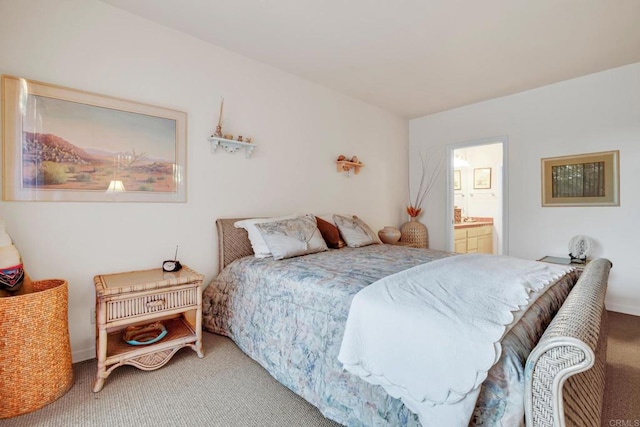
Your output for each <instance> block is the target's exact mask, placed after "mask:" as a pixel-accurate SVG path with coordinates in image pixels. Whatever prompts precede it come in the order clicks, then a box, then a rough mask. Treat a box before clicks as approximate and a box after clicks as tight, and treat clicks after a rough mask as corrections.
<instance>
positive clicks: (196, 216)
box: [0, 0, 408, 361]
mask: <svg viewBox="0 0 640 427" xmlns="http://www.w3.org/2000/svg"><path fill="white" fill-rule="evenodd" d="M0 73H3V74H10V75H16V76H20V77H25V78H28V79H33V80H39V81H43V82H47V83H53V84H58V85H62V86H67V87H71V88H76V89H82V90H87V91H91V92H96V93H99V94H105V95H111V96H116V97H121V98H125V99H128V100H132V101H138V102H143V103H147V104H152V105H158V106H162V107H167V108H172V109H177V110H181V111H185V112H187V113H188V155H187V161H188V171H187V179H188V181H187V182H188V202H187V203H176V204H171V203H160V204H156V203H148V204H145V203H64V202H1V203H0V217H3V218H4V219H5V220H6V224H7V231H8V232H9V234H10V235H11V236H12V237H13V239H14V242H15V244H16V245H17V247H18V248H19V250H20V251H21V253H22V256H23V261H24V264H25V268H26V269H27V271H28V272H29V273H30V275H31V276H32V277H33V278H35V279H42V278H53V277H59V278H65V279H67V280H68V281H69V286H70V296H69V304H70V309H69V323H70V334H71V344H72V349H73V353H74V360H75V361H78V360H82V359H86V358H90V357H93V356H94V329H93V328H94V327H93V325H91V324H90V323H89V309H90V307H91V306H93V304H94V288H93V277H94V275H96V274H101V273H110V272H118V271H129V270H135V269H145V268H153V267H158V266H159V265H160V262H161V261H162V260H164V259H167V258H170V257H172V255H173V251H174V248H175V246H176V245H180V254H179V258H180V260H181V261H182V262H183V263H184V264H187V265H189V266H190V267H192V268H194V269H196V270H198V271H200V272H201V273H203V274H205V275H206V278H205V283H208V281H209V280H211V279H212V278H213V275H214V274H215V273H216V262H215V261H216V257H217V253H216V250H215V245H216V241H215V235H214V221H215V219H216V218H218V217H230V216H251V215H278V214H286V213H292V212H312V213H328V212H344V213H357V214H359V215H360V216H361V217H363V218H364V219H365V220H366V221H367V222H368V223H369V224H370V225H371V226H372V227H373V228H374V230H377V229H379V228H381V227H382V226H384V225H396V226H399V225H400V224H401V223H402V222H403V221H404V220H405V218H406V215H405V214H404V207H405V206H406V200H407V197H408V195H407V183H406V174H407V168H408V165H407V147H408V126H407V122H406V120H403V119H401V118H399V117H396V116H394V115H392V114H390V113H388V112H385V111H383V110H380V109H378V108H375V107H372V106H369V105H367V104H364V103H362V102H359V101H356V100H354V99H351V98H349V97H346V96H343V95H340V94H338V93H336V92H333V91H330V90H328V89H325V88H322V87H320V86H317V85H315V84H312V83H309V82H307V81H304V80H302V79H299V78H297V77H294V76H292V75H290V74H286V73H283V72H280V71H278V70H275V69H273V68H271V67H268V66H266V65H263V64H260V63H257V62H254V61H252V60H249V59H247V58H244V57H241V56H238V55H236V54H233V53H230V52H228V51H226V50H224V49H221V48H217V47H215V46H212V45H209V44H206V43H204V42H202V41H200V40H197V39H195V38H192V37H190V36H187V35H184V34H181V33H179V32H176V31H173V30H170V29H167V28H164V27H162V26H159V25H157V24H154V23H152V22H150V21H147V20H144V19H141V18H139V17H136V16H134V15H130V14H128V13H126V12H124V11H121V10H119V9H116V8H113V7H111V6H109V5H106V4H104V3H101V2H98V1H93V0H20V1H17V0H16V1H11V0H9V1H8V0H0ZM222 96H224V98H225V114H224V115H225V127H224V129H223V130H224V131H225V132H227V133H233V134H236V135H237V134H243V135H246V136H253V138H254V142H255V143H256V144H257V145H258V147H257V148H256V149H255V150H254V152H253V156H252V157H251V159H249V160H247V159H245V158H244V155H243V154H242V153H237V154H229V153H226V152H224V151H221V150H218V152H216V153H215V154H212V153H211V152H210V145H209V142H208V141H207V139H206V138H207V136H208V135H211V133H213V131H214V129H215V124H216V121H217V117H218V108H219V103H220V98H221V97H222ZM339 154H345V155H349V156H351V155H357V156H358V157H359V158H360V160H361V161H363V163H365V165H366V166H365V167H364V168H362V170H361V172H360V174H359V175H357V176H352V177H350V178H347V177H345V176H344V175H343V174H338V173H336V167H335V163H334V159H335V158H336V157H337V156H338V155H339Z"/></svg>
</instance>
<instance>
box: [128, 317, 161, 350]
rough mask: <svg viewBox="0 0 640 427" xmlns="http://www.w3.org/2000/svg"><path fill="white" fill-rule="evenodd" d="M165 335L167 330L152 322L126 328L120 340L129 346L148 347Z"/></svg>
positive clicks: (158, 323)
mask: <svg viewBox="0 0 640 427" xmlns="http://www.w3.org/2000/svg"><path fill="white" fill-rule="evenodd" d="M165 335H167V328H165V326H164V325H163V324H162V323H160V322H154V323H150V324H148V325H141V326H129V327H127V328H126V329H125V330H124V333H123V334H122V339H123V340H124V341H125V342H126V343H127V344H129V345H149V344H153V343H156V342H158V341H160V340H161V339H162V338H164V337H165Z"/></svg>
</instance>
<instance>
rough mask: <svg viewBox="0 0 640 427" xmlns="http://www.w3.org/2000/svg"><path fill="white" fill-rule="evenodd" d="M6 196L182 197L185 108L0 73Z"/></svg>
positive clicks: (41, 198)
mask: <svg viewBox="0 0 640 427" xmlns="http://www.w3.org/2000/svg"><path fill="white" fill-rule="evenodd" d="M2 120H3V133H2V143H3V150H4V151H3V152H4V157H3V161H4V163H3V199H4V200H24V201H82V202H84V201H86V202H109V201H117V202H185V201H186V144H187V140H186V132H187V115H186V113H184V112H181V111H175V110H170V109H166V108H161V107H155V106H151V105H146V104H140V103H136V102H132V101H127V100H123V99H118V98H113V97H109V96H103V95H98V94H94V93H89V92H84V91H79V90H75V89H70V88H65V87H61V86H55V85H50V84H47V83H42V82H36V81H32V80H26V79H22V78H17V77H11V76H2Z"/></svg>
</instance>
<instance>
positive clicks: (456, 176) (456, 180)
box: [453, 169, 462, 190]
mask: <svg viewBox="0 0 640 427" xmlns="http://www.w3.org/2000/svg"><path fill="white" fill-rule="evenodd" d="M453 189H454V190H462V181H461V179H460V169H455V170H454V171H453Z"/></svg>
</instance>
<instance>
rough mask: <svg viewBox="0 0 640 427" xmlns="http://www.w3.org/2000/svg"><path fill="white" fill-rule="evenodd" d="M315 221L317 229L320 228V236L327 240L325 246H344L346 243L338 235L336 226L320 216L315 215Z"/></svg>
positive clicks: (337, 247)
mask: <svg viewBox="0 0 640 427" xmlns="http://www.w3.org/2000/svg"><path fill="white" fill-rule="evenodd" d="M316 222H317V223H318V230H320V233H321V234H322V238H323V239H324V241H325V242H327V246H329V247H330V248H333V249H340V248H342V247H344V246H346V243H344V240H342V238H341V237H340V231H338V227H336V226H335V225H333V224H332V223H330V222H328V221H325V220H324V219H322V218H320V217H316Z"/></svg>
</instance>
